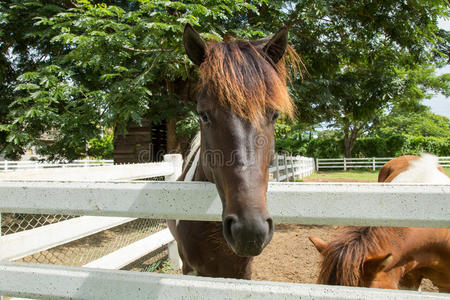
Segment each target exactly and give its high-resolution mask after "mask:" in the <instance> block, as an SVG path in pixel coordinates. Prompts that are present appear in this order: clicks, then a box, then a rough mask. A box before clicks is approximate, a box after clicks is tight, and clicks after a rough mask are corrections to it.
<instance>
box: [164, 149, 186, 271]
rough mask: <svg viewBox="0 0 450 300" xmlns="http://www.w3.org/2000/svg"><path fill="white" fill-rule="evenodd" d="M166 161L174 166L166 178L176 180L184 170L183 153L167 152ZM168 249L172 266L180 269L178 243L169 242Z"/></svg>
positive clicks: (181, 264)
mask: <svg viewBox="0 0 450 300" xmlns="http://www.w3.org/2000/svg"><path fill="white" fill-rule="evenodd" d="M164 161H165V162H168V163H172V166H173V173H172V174H170V175H166V176H164V180H165V181H176V180H177V179H178V177H180V175H181V173H182V171H183V157H182V156H181V154H165V155H164ZM177 223H178V220H177ZM167 251H168V256H169V260H170V265H171V267H172V268H173V269H174V270H180V269H181V267H182V266H183V262H182V261H181V258H180V254H179V253H178V245H177V242H176V241H175V240H173V241H172V242H170V243H168V244H167Z"/></svg>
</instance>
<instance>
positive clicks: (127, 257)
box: [84, 228, 173, 270]
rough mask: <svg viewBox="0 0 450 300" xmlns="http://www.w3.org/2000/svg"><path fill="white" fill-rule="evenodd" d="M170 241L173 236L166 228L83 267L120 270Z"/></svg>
mask: <svg viewBox="0 0 450 300" xmlns="http://www.w3.org/2000/svg"><path fill="white" fill-rule="evenodd" d="M171 241H173V236H172V234H171V233H170V231H169V229H168V228H166V229H164V230H161V231H158V232H157V233H154V234H152V235H150V236H148V237H146V238H143V239H141V240H139V241H137V242H134V243H132V244H130V245H128V246H125V247H122V248H120V249H119V250H116V251H114V252H112V253H110V254H108V255H105V256H103V257H101V258H99V259H97V260H94V261H92V262H90V263H88V264H85V265H84V267H88V268H101V269H111V270H114V269H116V270H117V269H121V268H123V267H126V266H128V265H129V264H131V263H132V262H134V261H136V260H138V259H140V258H142V257H144V256H145V255H147V254H149V253H150V252H153V251H155V250H158V249H159V248H161V247H162V246H165V245H167V244H168V243H170V242H171Z"/></svg>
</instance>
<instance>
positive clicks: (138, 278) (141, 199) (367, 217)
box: [0, 182, 450, 299]
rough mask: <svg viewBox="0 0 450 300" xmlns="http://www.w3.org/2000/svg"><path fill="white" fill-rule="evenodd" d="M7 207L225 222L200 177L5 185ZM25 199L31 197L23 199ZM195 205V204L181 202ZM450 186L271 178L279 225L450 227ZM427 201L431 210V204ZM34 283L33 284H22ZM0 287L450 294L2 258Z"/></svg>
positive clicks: (110, 293)
mask: <svg viewBox="0 0 450 300" xmlns="http://www.w3.org/2000/svg"><path fill="white" fill-rule="evenodd" d="M0 199H2V201H1V202H0V212H33V213H44V212H45V213H53V212H56V211H58V212H59V213H61V212H64V213H75V212H77V213H79V214H88V215H112V216H124V217H139V216H147V217H149V216H150V217H157V218H181V219H193V220H220V218H221V209H222V206H221V201H220V199H219V196H218V195H217V191H216V189H215V186H214V185H213V184H210V183H195V182H143V183H138V182H121V183H96V182H86V183H79V182H1V183H0ZM17 199H22V200H23V201H17ZM180 203H189V205H180ZM448 203H450V185H424V184H422V185H412V184H381V183H372V184H369V183H367V184H361V183H354V184H348V183H346V184H336V183H334V184H329V183H322V184H317V183H314V184H313V183H278V182H276V183H269V190H268V206H269V211H271V213H272V215H273V217H274V220H275V221H276V222H286V223H301V224H347V225H387V226H432V227H450V206H449V205H448ZM424 207H426V208H427V209H426V210H425V209H423V208H424ZM25 282H26V284H24V283H25ZM0 294H3V295H5V296H13V297H31V298H51V297H62V298H64V297H66V298H84V299H86V298H91V299H96V298H107V299H123V298H124V297H125V296H126V297H128V298H132V299H138V298H141V299H143V298H152V299H179V298H184V299H220V298H222V299H224V298H225V299H226V298H243V297H244V298H245V297H252V298H256V299H274V298H275V299H276V298H283V299H298V298H299V297H300V296H301V297H302V299H318V298H327V299H360V298H364V299H387V298H388V299H446V298H448V297H450V294H443V293H441V294H435V293H418V292H410V291H389V290H378V289H364V288H350V287H336V286H333V287H331V286H325V285H305V284H289V283H273V282H272V283H268V282H252V281H245V280H239V281H237V280H231V279H212V278H195V277H190V276H187V277H182V276H180V275H159V274H136V273H130V272H125V271H120V272H119V271H105V270H97V269H83V268H75V267H62V266H58V267H57V266H36V265H28V264H17V263H14V264H12V263H8V262H2V263H0Z"/></svg>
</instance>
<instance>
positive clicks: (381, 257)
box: [309, 227, 406, 289]
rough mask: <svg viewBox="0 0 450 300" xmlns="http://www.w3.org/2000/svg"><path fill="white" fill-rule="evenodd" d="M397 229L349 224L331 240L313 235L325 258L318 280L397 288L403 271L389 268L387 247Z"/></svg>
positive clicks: (390, 256) (313, 239) (316, 245)
mask: <svg viewBox="0 0 450 300" xmlns="http://www.w3.org/2000/svg"><path fill="white" fill-rule="evenodd" d="M394 231H396V229H395V228H388V227H385V228H383V227H348V228H346V230H345V231H344V232H343V233H342V234H341V235H340V236H339V237H338V238H337V239H336V240H334V241H332V242H330V243H327V242H325V241H323V240H321V239H320V238H317V237H310V238H309V239H310V240H311V242H312V243H313V244H314V246H315V247H316V249H317V250H318V251H319V252H320V254H321V255H322V258H323V260H322V264H321V267H320V273H319V279H318V283H321V284H331V285H345V286H360V287H373V288H385V289H397V288H398V286H399V283H400V282H401V280H402V279H401V277H402V274H401V272H399V271H400V270H399V269H390V270H388V268H389V266H390V265H391V264H392V262H393V256H392V254H391V253H390V252H387V251H386V250H385V249H389V247H386V245H388V244H389V238H390V237H392V235H393V233H394ZM405 280H406V278H405Z"/></svg>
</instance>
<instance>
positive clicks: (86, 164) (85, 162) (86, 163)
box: [84, 160, 88, 168]
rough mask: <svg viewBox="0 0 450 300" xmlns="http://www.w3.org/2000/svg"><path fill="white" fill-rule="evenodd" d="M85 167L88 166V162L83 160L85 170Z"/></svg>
mask: <svg viewBox="0 0 450 300" xmlns="http://www.w3.org/2000/svg"><path fill="white" fill-rule="evenodd" d="M87 166H88V162H87V160H84V167H85V168H87Z"/></svg>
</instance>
